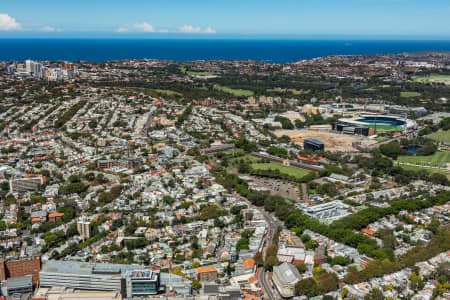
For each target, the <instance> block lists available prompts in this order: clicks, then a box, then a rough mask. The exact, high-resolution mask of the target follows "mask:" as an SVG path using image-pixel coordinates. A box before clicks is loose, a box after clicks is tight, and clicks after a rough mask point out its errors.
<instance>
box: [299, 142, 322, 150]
mask: <svg viewBox="0 0 450 300" xmlns="http://www.w3.org/2000/svg"><path fill="white" fill-rule="evenodd" d="M303 148H304V149H311V150H312V151H324V150H325V145H324V144H323V143H322V142H321V141H319V140H317V139H305V140H304V141H303Z"/></svg>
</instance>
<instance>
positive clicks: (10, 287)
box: [1, 275, 33, 296]
mask: <svg viewBox="0 0 450 300" xmlns="http://www.w3.org/2000/svg"><path fill="white" fill-rule="evenodd" d="M32 277H33V276H32V275H25V276H22V277H14V278H9V279H7V280H4V281H2V283H1V291H2V295H3V296H12V295H17V294H26V293H31V292H33V280H32Z"/></svg>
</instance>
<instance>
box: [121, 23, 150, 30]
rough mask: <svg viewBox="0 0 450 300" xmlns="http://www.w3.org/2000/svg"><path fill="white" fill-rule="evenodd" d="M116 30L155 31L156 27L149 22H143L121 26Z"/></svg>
mask: <svg viewBox="0 0 450 300" xmlns="http://www.w3.org/2000/svg"><path fill="white" fill-rule="evenodd" d="M116 32H155V28H153V26H152V25H150V24H149V23H147V22H143V23H136V24H133V25H125V26H122V27H119V28H117V30H116Z"/></svg>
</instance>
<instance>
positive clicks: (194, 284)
mask: <svg viewBox="0 0 450 300" xmlns="http://www.w3.org/2000/svg"><path fill="white" fill-rule="evenodd" d="M201 288H202V284H201V283H200V282H198V280H197V279H194V281H192V289H194V290H199V289H201Z"/></svg>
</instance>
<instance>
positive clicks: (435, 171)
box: [399, 164, 450, 179]
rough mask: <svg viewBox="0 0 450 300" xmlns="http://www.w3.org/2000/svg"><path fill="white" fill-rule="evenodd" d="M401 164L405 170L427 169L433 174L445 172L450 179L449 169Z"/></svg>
mask: <svg viewBox="0 0 450 300" xmlns="http://www.w3.org/2000/svg"><path fill="white" fill-rule="evenodd" d="M399 166H400V167H401V168H402V169H405V170H412V171H419V170H425V171H427V172H428V173H430V174H433V173H439V174H443V175H445V176H447V178H449V179H450V171H447V170H442V169H433V168H425V167H418V166H410V165H402V164H400V165H399Z"/></svg>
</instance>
